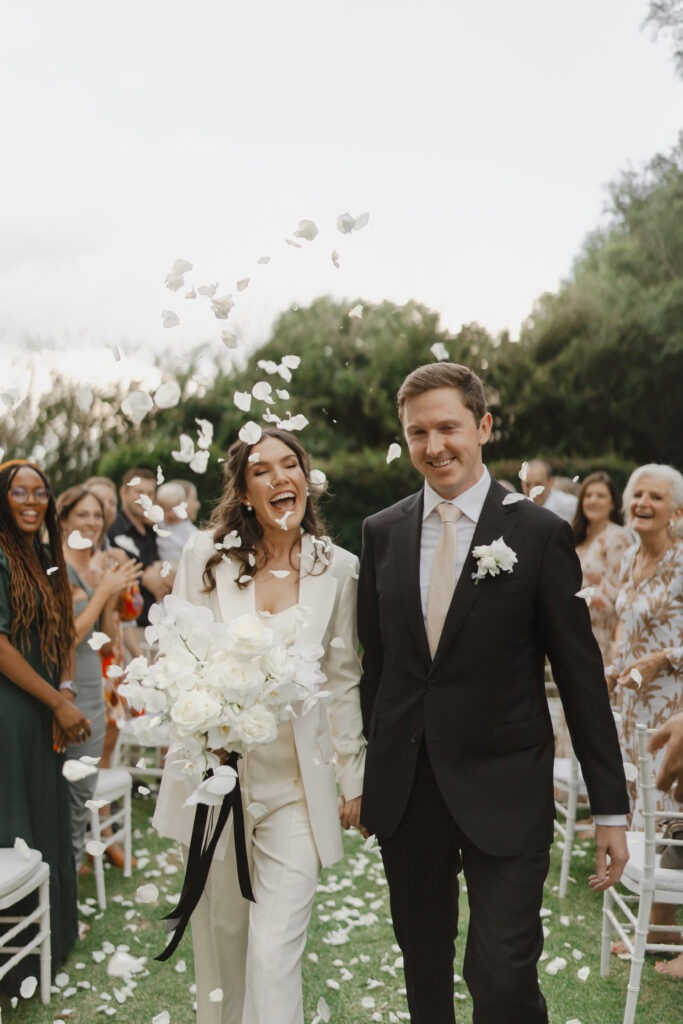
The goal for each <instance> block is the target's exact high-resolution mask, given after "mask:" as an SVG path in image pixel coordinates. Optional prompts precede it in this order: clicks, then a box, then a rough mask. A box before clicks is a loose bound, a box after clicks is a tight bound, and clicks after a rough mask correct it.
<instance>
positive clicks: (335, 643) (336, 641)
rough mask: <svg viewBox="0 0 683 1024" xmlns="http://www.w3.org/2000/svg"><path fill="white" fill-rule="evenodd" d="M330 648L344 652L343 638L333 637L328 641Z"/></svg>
mask: <svg viewBox="0 0 683 1024" xmlns="http://www.w3.org/2000/svg"><path fill="white" fill-rule="evenodd" d="M330 647H334V648H336V649H337V650H340V651H345V650H346V644H345V643H344V638H343V637H341V636H333V637H332V639H331V640H330Z"/></svg>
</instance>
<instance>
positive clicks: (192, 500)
mask: <svg viewBox="0 0 683 1024" xmlns="http://www.w3.org/2000/svg"><path fill="white" fill-rule="evenodd" d="M169 483H171V484H180V486H181V487H182V489H183V490H184V491H185V500H186V502H187V518H188V519H189V520H190V522H191V523H196V522H197V517H198V515H199V510H200V508H201V507H202V505H201V502H200V500H199V495H198V494H197V488H196V487H195V485H194V484H193V483H192V481H191V480H169Z"/></svg>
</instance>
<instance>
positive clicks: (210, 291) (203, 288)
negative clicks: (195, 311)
mask: <svg viewBox="0 0 683 1024" xmlns="http://www.w3.org/2000/svg"><path fill="white" fill-rule="evenodd" d="M217 288H218V281H216V283H215V284H200V286H199V288H198V289H197V294H198V295H204V296H206V298H207V299H212V298H213V297H214V295H215V294H216V290H217Z"/></svg>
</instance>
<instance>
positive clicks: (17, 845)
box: [14, 836, 31, 858]
mask: <svg viewBox="0 0 683 1024" xmlns="http://www.w3.org/2000/svg"><path fill="white" fill-rule="evenodd" d="M14 849H15V850H16V851H17V853H20V854H21V856H22V857H27V858H28V856H29V854H30V852H31V851H30V848H29V845H28V843H27V842H26V840H25V839H22V838H21V836H17V838H16V839H15V840H14Z"/></svg>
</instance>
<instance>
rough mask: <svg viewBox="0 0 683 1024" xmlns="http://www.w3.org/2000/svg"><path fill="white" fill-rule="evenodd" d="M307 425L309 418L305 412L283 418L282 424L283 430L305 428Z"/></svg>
mask: <svg viewBox="0 0 683 1024" xmlns="http://www.w3.org/2000/svg"><path fill="white" fill-rule="evenodd" d="M307 426H308V420H307V419H306V417H305V416H304V415H303V413H299V415H298V416H292V417H291V418H290V419H288V420H283V421H282V423H281V424H280V427H281V429H282V430H303V429H304V427H307Z"/></svg>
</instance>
